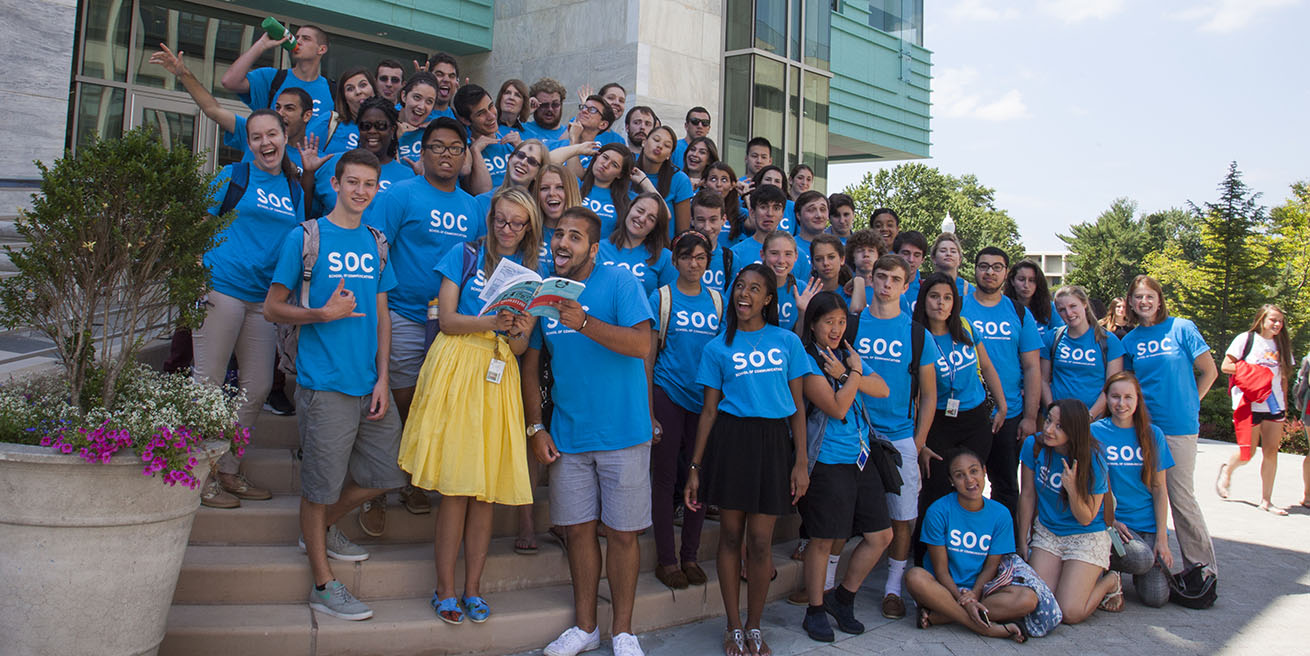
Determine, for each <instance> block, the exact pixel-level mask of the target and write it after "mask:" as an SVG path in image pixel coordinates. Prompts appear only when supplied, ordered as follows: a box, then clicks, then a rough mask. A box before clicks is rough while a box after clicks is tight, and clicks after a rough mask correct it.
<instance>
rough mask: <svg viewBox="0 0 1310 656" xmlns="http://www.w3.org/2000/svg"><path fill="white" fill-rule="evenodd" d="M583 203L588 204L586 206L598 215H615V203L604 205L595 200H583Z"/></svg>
mask: <svg viewBox="0 0 1310 656" xmlns="http://www.w3.org/2000/svg"><path fill="white" fill-rule="evenodd" d="M582 202H583V203H584V204H586V206H587V207H588V208H590V209H591V211H593V212H595V213H597V214H608V215H610V216H613V215H614V204H613V203H602V202H600V201H598V200H596V199H594V198H583V199H582Z"/></svg>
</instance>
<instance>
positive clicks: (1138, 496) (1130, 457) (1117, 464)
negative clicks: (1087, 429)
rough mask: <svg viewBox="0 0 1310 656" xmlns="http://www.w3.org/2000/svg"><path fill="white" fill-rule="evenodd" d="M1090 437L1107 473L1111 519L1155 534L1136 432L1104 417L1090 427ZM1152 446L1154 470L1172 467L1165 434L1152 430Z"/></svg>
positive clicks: (1153, 506) (1171, 456)
mask: <svg viewBox="0 0 1310 656" xmlns="http://www.w3.org/2000/svg"><path fill="white" fill-rule="evenodd" d="M1092 437H1095V438H1096V441H1097V442H1100V443H1101V452H1102V453H1104V454H1105V462H1106V464H1107V465H1108V468H1109V471H1110V489H1112V490H1114V502H1115V508H1114V518H1115V519H1117V520H1119V521H1121V522H1123V523H1124V525H1126V526H1127V527H1128V528H1131V529H1132V530H1134V531H1136V532H1138V533H1155V532H1156V525H1155V505H1154V503H1155V501H1154V498H1153V497H1152V496H1151V489H1150V488H1149V487H1147V486H1146V484H1145V483H1143V482H1142V467H1143V462H1142V446H1141V443H1140V442H1138V440H1137V431H1136V430H1134V429H1132V428H1119V427H1118V426H1115V425H1114V420H1112V419H1110V418H1109V417H1106V418H1104V419H1101V420H1100V421H1096V422H1093V423H1092ZM1151 443H1152V444H1153V445H1155V470H1156V471H1164V470H1166V469H1169V468H1170V467H1173V466H1174V457H1173V454H1172V453H1171V452H1170V451H1169V443H1168V442H1166V441H1165V439H1164V432H1163V431H1161V430H1160V429H1159V428H1157V427H1155V426H1151Z"/></svg>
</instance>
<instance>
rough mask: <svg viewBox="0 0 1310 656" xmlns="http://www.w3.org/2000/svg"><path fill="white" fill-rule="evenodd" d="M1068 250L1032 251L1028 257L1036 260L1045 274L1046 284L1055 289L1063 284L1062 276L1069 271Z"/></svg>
mask: <svg viewBox="0 0 1310 656" xmlns="http://www.w3.org/2000/svg"><path fill="white" fill-rule="evenodd" d="M1070 255H1072V253H1070V252H1069V251H1032V252H1030V253H1028V259H1031V260H1032V261H1034V262H1036V263H1037V265H1038V266H1040V267H1041V268H1042V273H1045V274H1046V284H1047V285H1049V286H1050V287H1051V289H1055V288H1056V287H1059V286H1060V285H1063V284H1064V276H1065V275H1066V274H1068V273H1069V268H1068V267H1069V256H1070Z"/></svg>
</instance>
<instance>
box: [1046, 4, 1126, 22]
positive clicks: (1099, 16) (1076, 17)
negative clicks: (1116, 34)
mask: <svg viewBox="0 0 1310 656" xmlns="http://www.w3.org/2000/svg"><path fill="white" fill-rule="evenodd" d="M1124 4H1125V2H1124V0H1042V1H1041V2H1039V3H1038V4H1037V8H1038V9H1039V10H1041V12H1042V13H1044V14H1046V15H1048V16H1051V17H1053V18H1056V19H1059V20H1061V21H1063V22H1065V23H1081V22H1083V21H1085V20H1103V19H1106V18H1109V17H1111V16H1113V15H1115V14H1117V13H1119V12H1120V11H1121V10H1123V8H1124Z"/></svg>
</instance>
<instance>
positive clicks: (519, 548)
mask: <svg viewBox="0 0 1310 656" xmlns="http://www.w3.org/2000/svg"><path fill="white" fill-rule="evenodd" d="M540 549H541V547H539V546H538V545H537V541H536V540H535V539H533V538H518V539H516V540H514V553H516V554H522V555H524V556H531V555H533V554H535V553H537V552H538V551H539V550H540Z"/></svg>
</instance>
